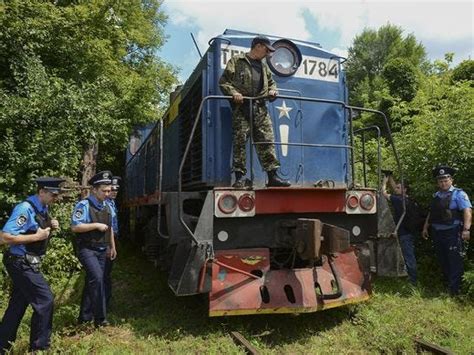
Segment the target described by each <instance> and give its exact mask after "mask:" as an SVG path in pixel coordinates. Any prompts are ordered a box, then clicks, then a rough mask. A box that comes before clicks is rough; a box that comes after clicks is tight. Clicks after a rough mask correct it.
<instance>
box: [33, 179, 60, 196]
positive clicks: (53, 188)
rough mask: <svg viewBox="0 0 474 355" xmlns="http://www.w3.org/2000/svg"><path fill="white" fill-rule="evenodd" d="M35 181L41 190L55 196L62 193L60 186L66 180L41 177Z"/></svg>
mask: <svg viewBox="0 0 474 355" xmlns="http://www.w3.org/2000/svg"><path fill="white" fill-rule="evenodd" d="M35 181H36V183H37V184H38V187H39V188H40V189H44V190H47V191H49V192H52V193H54V194H58V193H60V192H61V187H60V186H59V185H60V184H61V183H63V182H64V181H66V180H64V179H61V178H55V177H40V178H37V179H36V180H35Z"/></svg>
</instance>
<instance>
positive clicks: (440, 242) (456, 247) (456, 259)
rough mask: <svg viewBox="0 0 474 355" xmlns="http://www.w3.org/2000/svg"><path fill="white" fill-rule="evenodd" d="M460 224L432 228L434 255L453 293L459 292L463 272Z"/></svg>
mask: <svg viewBox="0 0 474 355" xmlns="http://www.w3.org/2000/svg"><path fill="white" fill-rule="evenodd" d="M459 232H460V226H455V227H453V228H450V229H448V230H435V229H433V231H432V233H433V241H434V246H435V250H436V255H437V257H438V261H439V263H440V266H441V269H442V271H443V276H444V280H445V282H446V283H447V285H448V288H449V292H450V293H451V294H453V295H456V294H458V293H459V289H460V287H461V281H462V275H463V272H464V266H463V259H462V255H461V251H462V239H461V236H460V233H459Z"/></svg>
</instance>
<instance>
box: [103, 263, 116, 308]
mask: <svg viewBox="0 0 474 355" xmlns="http://www.w3.org/2000/svg"><path fill="white" fill-rule="evenodd" d="M113 266H114V260H111V259H110V258H107V259H106V260H105V272H104V288H105V305H106V306H107V309H108V308H109V305H110V299H111V298H112V267H113Z"/></svg>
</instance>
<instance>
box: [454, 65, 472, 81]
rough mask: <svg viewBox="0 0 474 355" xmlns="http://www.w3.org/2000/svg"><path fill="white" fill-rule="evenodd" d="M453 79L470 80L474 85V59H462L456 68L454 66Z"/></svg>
mask: <svg viewBox="0 0 474 355" xmlns="http://www.w3.org/2000/svg"><path fill="white" fill-rule="evenodd" d="M452 80H453V81H461V80H470V81H471V84H472V85H474V60H472V59H468V60H465V61H462V62H461V63H460V64H459V65H458V66H457V67H456V68H454V70H453V75H452Z"/></svg>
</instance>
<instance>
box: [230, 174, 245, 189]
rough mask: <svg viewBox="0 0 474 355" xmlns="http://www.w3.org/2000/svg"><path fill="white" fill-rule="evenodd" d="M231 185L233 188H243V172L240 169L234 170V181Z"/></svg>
mask: <svg viewBox="0 0 474 355" xmlns="http://www.w3.org/2000/svg"><path fill="white" fill-rule="evenodd" d="M232 187H233V188H235V189H243V188H244V187H245V179H244V174H243V173H241V172H240V171H236V172H235V182H234V184H233V185H232Z"/></svg>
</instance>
